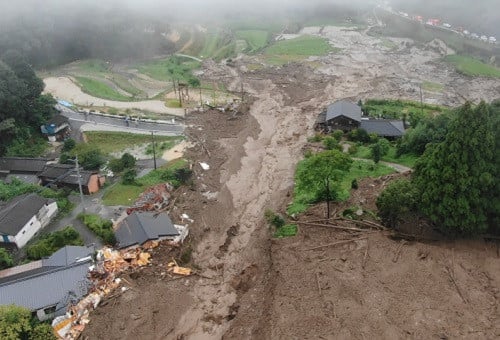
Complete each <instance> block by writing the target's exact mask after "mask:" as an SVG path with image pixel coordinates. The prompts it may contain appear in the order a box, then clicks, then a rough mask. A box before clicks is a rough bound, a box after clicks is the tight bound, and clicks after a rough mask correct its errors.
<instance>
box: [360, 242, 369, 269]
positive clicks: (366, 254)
mask: <svg viewBox="0 0 500 340" xmlns="http://www.w3.org/2000/svg"><path fill="white" fill-rule="evenodd" d="M368 245H369V243H368V240H366V248H365V256H364V257H363V262H361V268H363V269H365V266H366V260H367V259H368Z"/></svg>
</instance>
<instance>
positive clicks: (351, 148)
mask: <svg viewBox="0 0 500 340" xmlns="http://www.w3.org/2000/svg"><path fill="white" fill-rule="evenodd" d="M348 152H349V155H354V154H356V153H357V152H358V146H357V145H356V144H351V146H349V151H348Z"/></svg>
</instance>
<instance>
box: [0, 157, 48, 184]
mask: <svg viewBox="0 0 500 340" xmlns="http://www.w3.org/2000/svg"><path fill="white" fill-rule="evenodd" d="M48 161H49V159H47V158H30V157H0V179H2V180H4V181H5V182H10V181H12V179H13V178H17V179H20V180H21V181H23V182H27V183H31V184H38V183H39V182H40V180H39V179H38V176H37V175H38V173H39V172H41V171H43V169H44V168H45V165H46V164H47V162H48Z"/></svg>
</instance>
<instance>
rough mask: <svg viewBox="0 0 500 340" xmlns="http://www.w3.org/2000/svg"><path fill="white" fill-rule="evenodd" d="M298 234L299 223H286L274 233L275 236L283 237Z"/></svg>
mask: <svg viewBox="0 0 500 340" xmlns="http://www.w3.org/2000/svg"><path fill="white" fill-rule="evenodd" d="M295 235H297V225H296V224H286V225H284V226H282V227H280V228H278V230H276V232H275V233H274V237H276V238H283V237H290V236H295Z"/></svg>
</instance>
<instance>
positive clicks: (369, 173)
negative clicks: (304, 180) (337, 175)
mask: <svg viewBox="0 0 500 340" xmlns="http://www.w3.org/2000/svg"><path fill="white" fill-rule="evenodd" d="M299 166H300V163H299V164H298V165H297V167H299ZM394 172H395V170H394V169H392V168H390V167H388V166H385V165H383V164H374V163H373V162H366V161H360V160H355V161H353V163H352V165H351V169H350V171H349V172H348V173H347V174H346V176H345V177H344V179H343V180H342V182H341V183H340V188H341V192H340V193H339V200H340V201H345V200H347V199H348V198H349V195H350V190H351V183H352V181H353V180H354V179H356V180H359V179H362V178H366V177H372V178H376V177H380V176H384V175H388V174H391V173H394ZM312 199H313V197H312V196H311V193H309V192H294V198H293V202H292V204H290V205H289V206H288V207H287V213H288V214H289V215H292V214H299V213H302V212H304V211H306V210H307V207H308V206H309V204H311V203H312Z"/></svg>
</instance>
